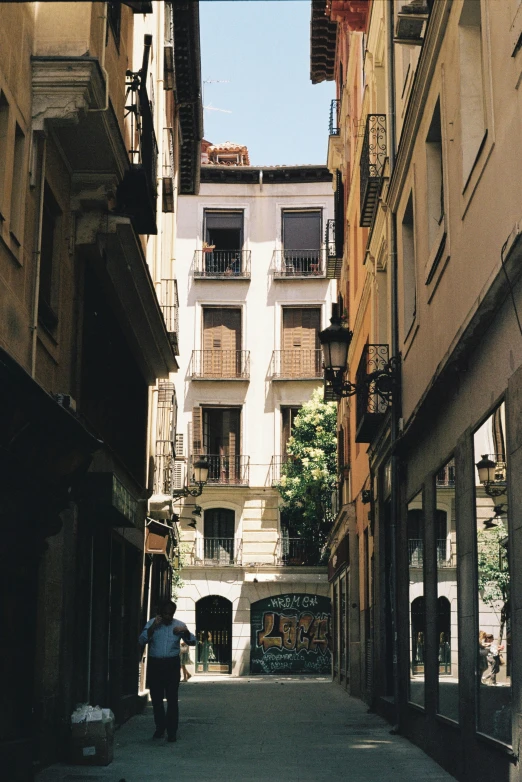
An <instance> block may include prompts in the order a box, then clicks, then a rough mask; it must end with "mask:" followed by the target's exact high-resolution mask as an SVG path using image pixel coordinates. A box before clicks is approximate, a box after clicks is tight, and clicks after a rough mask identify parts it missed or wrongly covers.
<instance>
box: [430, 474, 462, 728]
mask: <svg viewBox="0 0 522 782" xmlns="http://www.w3.org/2000/svg"><path fill="white" fill-rule="evenodd" d="M435 496H436V511H435V528H436V547H437V599H438V603H437V608H438V611H437V639H438V644H439V648H438V682H439V684H438V709H437V710H438V713H439V714H442V715H443V716H444V717H448V718H449V719H452V720H455V722H458V720H459V635H458V585H457V530H456V523H455V462H454V460H453V459H450V461H449V462H447V463H446V464H445V465H444V467H443V468H442V469H441V470H439V472H438V473H437V476H436V478H435Z"/></svg>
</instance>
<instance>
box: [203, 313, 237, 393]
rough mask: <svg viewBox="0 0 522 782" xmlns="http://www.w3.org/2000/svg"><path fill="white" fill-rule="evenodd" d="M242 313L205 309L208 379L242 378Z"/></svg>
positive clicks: (204, 350) (205, 359)
mask: <svg viewBox="0 0 522 782" xmlns="http://www.w3.org/2000/svg"><path fill="white" fill-rule="evenodd" d="M241 358H242V352H241V310H240V309H232V308H228V307H224V308H219V307H207V308H204V309H203V373H204V375H205V376H206V377H241V371H242V365H241Z"/></svg>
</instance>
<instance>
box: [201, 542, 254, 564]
mask: <svg viewBox="0 0 522 782" xmlns="http://www.w3.org/2000/svg"><path fill="white" fill-rule="evenodd" d="M242 543H243V542H242V541H241V540H236V539H235V538H198V539H197V540H196V541H194V548H193V549H192V552H191V554H190V564H191V565H200V566H202V567H206V566H210V567H222V566H224V565H240V564H241V560H242V551H243V545H242Z"/></svg>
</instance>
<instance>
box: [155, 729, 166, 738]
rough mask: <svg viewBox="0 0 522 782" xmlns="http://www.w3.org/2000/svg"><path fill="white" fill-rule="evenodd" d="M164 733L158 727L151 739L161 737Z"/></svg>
mask: <svg viewBox="0 0 522 782" xmlns="http://www.w3.org/2000/svg"><path fill="white" fill-rule="evenodd" d="M164 735H165V731H164V730H159V729H158V730H156V731H154V735H153V737H152V738H153V739H162V738H163V736H164Z"/></svg>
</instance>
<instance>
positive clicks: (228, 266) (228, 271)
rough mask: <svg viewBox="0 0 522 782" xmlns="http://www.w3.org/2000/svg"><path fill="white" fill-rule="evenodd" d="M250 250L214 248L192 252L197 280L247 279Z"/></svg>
mask: <svg viewBox="0 0 522 782" xmlns="http://www.w3.org/2000/svg"><path fill="white" fill-rule="evenodd" d="M250 255H251V252H250V250H214V249H212V248H206V249H203V250H196V252H195V253H194V264H193V272H194V278H195V279H197V280H249V279H250Z"/></svg>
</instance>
